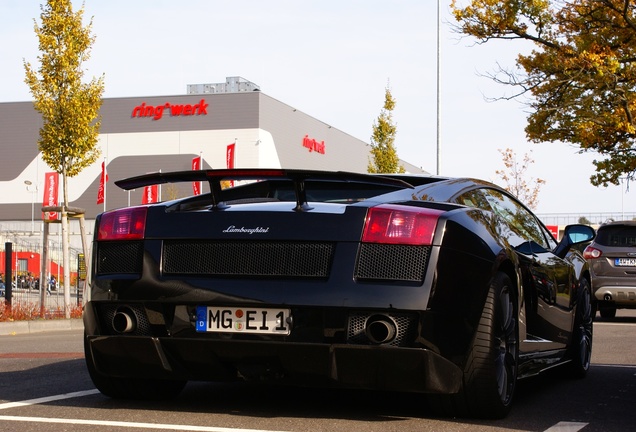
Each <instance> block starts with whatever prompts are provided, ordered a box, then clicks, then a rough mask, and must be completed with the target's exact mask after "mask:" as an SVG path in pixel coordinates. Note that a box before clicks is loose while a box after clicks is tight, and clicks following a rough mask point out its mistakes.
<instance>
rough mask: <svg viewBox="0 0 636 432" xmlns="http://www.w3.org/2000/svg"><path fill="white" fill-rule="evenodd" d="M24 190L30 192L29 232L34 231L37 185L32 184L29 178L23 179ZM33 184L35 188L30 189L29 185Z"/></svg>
mask: <svg viewBox="0 0 636 432" xmlns="http://www.w3.org/2000/svg"><path fill="white" fill-rule="evenodd" d="M24 184H25V185H26V190H27V192H29V193H30V194H31V234H33V232H34V231H35V194H36V193H38V186H37V185H34V184H33V183H32V182H31V180H25V181H24ZM31 186H34V187H35V189H34V190H31V189H30V187H31Z"/></svg>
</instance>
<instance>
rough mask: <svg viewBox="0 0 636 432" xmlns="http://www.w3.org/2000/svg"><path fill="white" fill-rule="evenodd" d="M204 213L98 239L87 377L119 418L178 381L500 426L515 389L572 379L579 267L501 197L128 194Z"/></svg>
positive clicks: (583, 287)
mask: <svg viewBox="0 0 636 432" xmlns="http://www.w3.org/2000/svg"><path fill="white" fill-rule="evenodd" d="M200 181H203V182H205V184H206V185H207V186H206V188H205V189H206V190H207V191H208V192H207V193H204V194H201V195H196V196H190V197H186V198H181V199H176V200H173V201H168V202H161V203H157V204H152V205H146V206H138V207H129V208H122V209H118V210H112V211H107V212H105V213H102V214H101V215H99V216H98V217H97V219H96V226H95V235H94V240H93V251H92V267H91V289H90V300H89V301H88V303H87V304H86V307H85V312H84V324H85V350H86V363H87V366H88V370H89V372H90V375H91V377H92V379H93V382H94V383H95V385H96V387H97V388H98V389H99V390H100V391H101V392H102V393H103V394H105V395H108V396H111V397H114V398H167V397H173V396H175V395H177V394H178V393H179V392H180V390H181V389H182V388H183V386H184V385H185V383H186V382H187V381H188V380H206V381H228V380H259V381H273V382H276V383H283V384H291V385H302V386H305V385H306V386H340V387H348V388H360V389H374V390H390V391H401V392H420V393H426V394H428V395H429V396H430V403H431V407H432V408H433V409H435V411H436V412H439V413H442V414H448V415H463V416H476V417H491V418H496V417H503V416H505V415H506V414H507V413H508V411H509V409H510V406H511V403H512V399H513V395H514V392H515V385H516V382H517V380H518V379H519V378H523V377H527V376H531V375H534V374H537V373H539V372H541V371H542V370H544V369H546V368H548V367H554V366H557V365H563V366H562V369H563V370H564V371H567V372H568V373H570V374H572V375H575V376H584V375H585V374H586V372H587V370H588V368H589V366H590V356H591V350H592V319H593V316H592V308H591V306H590V276H589V270H588V265H587V263H586V261H585V260H584V259H583V258H582V256H581V254H580V253H579V252H578V251H577V250H576V248H572V246H574V245H577V244H580V243H584V242H588V241H590V240H591V239H592V238H593V237H594V230H593V229H592V228H590V227H588V226H584V225H572V226H568V227H567V228H566V229H565V232H564V233H563V238H562V239H561V241H560V242H557V240H556V239H555V238H554V237H553V236H552V235H551V234H550V232H549V231H548V230H547V229H546V227H545V226H544V225H543V224H542V223H541V222H540V221H539V219H538V218H537V217H536V216H535V215H533V214H532V213H531V212H530V211H529V210H528V208H527V207H525V206H524V205H523V204H522V203H520V202H519V201H518V200H517V199H516V198H515V197H513V196H512V195H510V194H509V193H508V192H506V191H505V190H503V189H501V188H500V187H498V186H496V185H493V184H490V183H487V182H483V181H479V180H473V179H462V178H442V177H435V176H412V175H397V174H396V175H366V174H355V173H346V172H323V171H305V170H286V169H271V170H267V169H242V170H241V169H239V170H208V171H183V172H172V173H156V174H147V175H142V176H139V177H134V178H129V179H126V180H121V181H118V182H116V184H117V185H118V186H120V187H121V188H123V189H127V190H129V189H135V188H141V187H144V186H148V185H154V184H164V183H173V182H200Z"/></svg>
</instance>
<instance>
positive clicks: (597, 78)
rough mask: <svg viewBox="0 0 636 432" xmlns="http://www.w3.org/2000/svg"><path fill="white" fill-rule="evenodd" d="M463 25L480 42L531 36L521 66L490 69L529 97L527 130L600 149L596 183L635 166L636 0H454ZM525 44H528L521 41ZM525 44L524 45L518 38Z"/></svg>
mask: <svg viewBox="0 0 636 432" xmlns="http://www.w3.org/2000/svg"><path fill="white" fill-rule="evenodd" d="M451 9H452V11H453V13H454V16H455V18H456V20H457V22H458V30H459V31H460V32H461V33H463V34H465V35H468V36H470V37H473V38H476V40H477V41H478V42H479V43H486V42H489V41H491V40H493V39H517V40H523V41H526V42H529V43H530V44H532V46H533V49H532V51H531V52H530V53H528V54H519V56H518V57H517V66H518V69H515V70H504V69H502V68H500V69H499V70H497V71H496V72H494V73H493V74H492V75H491V78H493V79H494V80H495V81H496V82H498V83H501V84H504V85H508V86H511V87H512V88H513V89H514V90H515V91H514V95H513V96H511V97H519V96H523V97H528V99H526V100H527V104H528V106H529V108H530V110H529V112H530V114H529V116H528V122H527V126H526V129H525V131H526V135H527V137H528V139H529V140H530V141H532V142H564V143H569V144H572V145H574V146H576V147H578V148H579V150H580V152H593V153H596V154H598V155H599V156H600V158H599V159H597V160H595V161H594V165H595V166H596V173H595V174H593V175H592V176H591V178H590V180H591V183H592V184H593V185H597V186H598V185H604V186H607V185H608V184H609V183H611V184H616V185H617V184H619V183H620V180H621V177H627V178H629V179H631V178H633V177H634V174H635V171H636V4H635V3H634V1H633V0H571V1H557V0H553V1H550V0H525V1H519V0H465V1H463V0H453V1H452V4H451ZM524 46H527V45H524ZM520 47H521V46H520Z"/></svg>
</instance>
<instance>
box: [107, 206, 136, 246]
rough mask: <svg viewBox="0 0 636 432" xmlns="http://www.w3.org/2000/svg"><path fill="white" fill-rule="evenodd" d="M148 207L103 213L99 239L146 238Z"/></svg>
mask: <svg viewBox="0 0 636 432" xmlns="http://www.w3.org/2000/svg"><path fill="white" fill-rule="evenodd" d="M147 211H148V209H147V208H146V207H131V208H125V209H120V210H113V211H110V212H107V213H104V214H102V217H101V219H100V221H99V231H98V232H97V240H135V239H142V238H144V232H145V230H146V213H147Z"/></svg>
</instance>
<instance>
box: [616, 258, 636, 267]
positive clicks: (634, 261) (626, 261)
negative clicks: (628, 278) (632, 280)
mask: <svg viewBox="0 0 636 432" xmlns="http://www.w3.org/2000/svg"><path fill="white" fill-rule="evenodd" d="M614 265H615V266H617V267H636V258H615V259H614Z"/></svg>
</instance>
